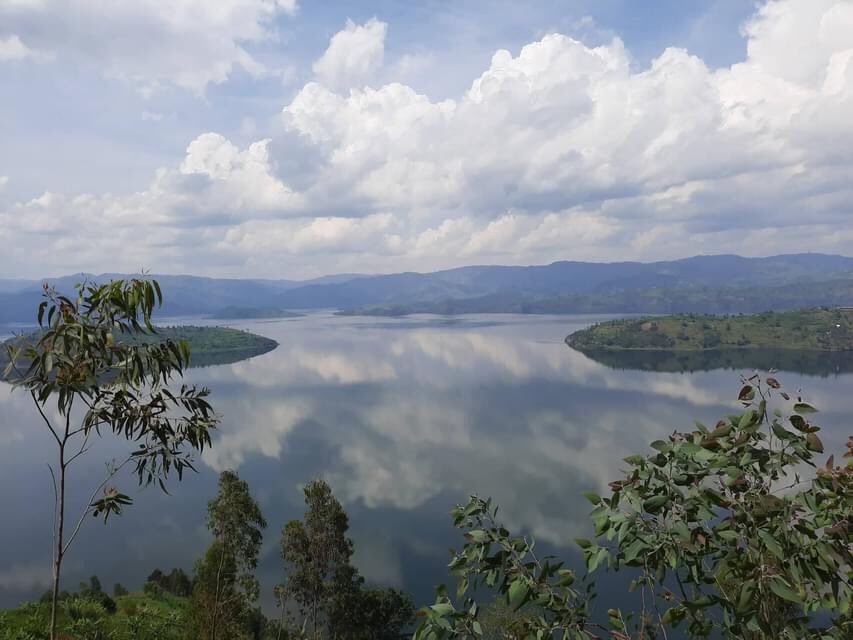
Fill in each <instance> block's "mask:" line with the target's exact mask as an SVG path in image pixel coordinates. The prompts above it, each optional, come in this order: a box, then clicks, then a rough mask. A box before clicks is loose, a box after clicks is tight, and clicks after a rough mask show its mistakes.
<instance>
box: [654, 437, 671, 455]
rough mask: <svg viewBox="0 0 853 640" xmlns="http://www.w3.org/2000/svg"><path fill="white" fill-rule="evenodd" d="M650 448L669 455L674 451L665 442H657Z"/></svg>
mask: <svg viewBox="0 0 853 640" xmlns="http://www.w3.org/2000/svg"><path fill="white" fill-rule="evenodd" d="M649 446H650V447H651V448H652V449H657V450H658V451H660V452H661V453H668V452H669V451H670V450H672V445H671V444H670V443H669V442H664V441H663V440H655V441H654V442H652V443H651V444H650V445H649Z"/></svg>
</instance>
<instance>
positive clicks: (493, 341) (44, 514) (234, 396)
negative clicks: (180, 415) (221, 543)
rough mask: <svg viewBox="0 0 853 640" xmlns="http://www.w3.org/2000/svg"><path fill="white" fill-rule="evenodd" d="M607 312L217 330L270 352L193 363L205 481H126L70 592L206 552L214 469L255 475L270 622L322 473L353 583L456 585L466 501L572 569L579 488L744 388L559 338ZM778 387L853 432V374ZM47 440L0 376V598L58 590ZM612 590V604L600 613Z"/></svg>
mask: <svg viewBox="0 0 853 640" xmlns="http://www.w3.org/2000/svg"><path fill="white" fill-rule="evenodd" d="M603 319H606V318H605V317H603V316H595V317H593V316H508V315H478V316H466V317H460V318H454V319H446V318H437V317H411V318H402V319H384V318H383V319H376V318H352V317H337V316H334V315H332V314H329V313H312V314H309V315H307V316H305V317H301V318H295V319H287V320H281V321H257V322H252V321H237V322H233V323H227V324H228V325H229V326H235V327H239V328H244V329H248V330H250V331H253V332H255V333H258V334H260V335H264V336H268V337H270V338H273V339H275V340H277V341H278V342H279V343H280V346H279V347H278V348H277V349H275V350H274V351H272V352H270V353H267V354H265V355H262V356H259V357H256V358H252V359H250V360H246V361H243V362H238V363H235V364H229V365H221V366H211V367H205V368H198V369H192V370H191V371H190V372H189V375H188V378H189V380H190V381H192V382H195V383H198V384H203V385H207V386H209V387H210V388H211V389H212V392H213V393H212V403H213V405H214V407H215V408H216V410H217V411H218V412H219V413H220V414H221V415H222V416H223V422H222V426H221V429H220V431H219V433H218V434H217V435H216V437H215V439H214V445H213V447H212V449H210V450H208V451H206V452H205V454H204V456H203V457H202V459H201V461H200V463H199V465H198V468H199V473H198V474H191V475H190V476H189V477H186V478H185V480H184V482H183V483H180V484H179V483H177V482H174V483H172V484H171V489H172V494H171V495H164V494H163V493H161V492H159V490H154V489H147V490H144V491H137V490H136V489H135V488H134V486H135V485H134V484H133V480H132V479H131V478H125V479H123V480H122V482H121V483H119V486H120V488H122V489H124V490H126V492H127V493H131V494H132V495H133V496H134V497H135V498H136V504H135V505H133V506H132V507H130V508H128V509H127V511H126V513H125V514H124V515H123V516H121V517H120V518H116V519H115V520H113V519H111V521H110V523H109V524H108V525H107V526H106V527H105V526H104V525H103V524H102V523H101V521H96V520H92V519H90V520H89V521H88V522H87V523H86V524H85V529H84V535H83V536H81V538H80V539H79V541H78V542H77V543H76V544H75V546H74V547H73V548H72V551H71V552H70V555H69V556H68V558H67V560H66V565H65V574H64V575H65V577H64V585H65V586H66V587H68V588H76V585H77V583H78V582H79V581H80V580H82V579H84V578H88V576H90V575H92V574H97V575H98V576H99V577H100V579H101V581H102V583H103V584H104V586H105V588H109V589H111V588H112V585H113V583H115V582H121V583H122V584H124V585H126V586H128V587H129V588H131V589H136V588H140V587H141V585H142V583H143V581H144V580H145V577H146V576H147V575H148V574H149V573H150V572H151V571H152V570H153V569H154V568H155V567H159V568H161V569H164V570H167V569H170V568H171V567H174V566H179V567H183V568H184V569H186V570H187V571H190V570H191V568H192V564H193V562H194V560H195V559H196V558H197V557H199V556H200V555H201V553H202V552H203V549H204V548H205V546H206V544H207V543H208V541H209V540H208V536H207V531H206V528H205V513H206V503H207V500H208V499H209V498H210V497H212V496H213V494H214V493H215V491H216V480H217V473H218V472H219V471H222V470H224V469H235V470H237V471H238V472H239V473H240V475H241V476H242V477H243V478H244V479H246V480H247V481H248V482H249V484H250V486H251V488H252V491H253V493H254V495H255V496H256V498H257V499H258V501H259V503H260V505H261V508H262V509H263V512H264V514H265V516H266V518H267V520H268V521H269V523H270V526H269V528H268V530H267V533H266V540H265V544H264V550H263V557H262V559H261V562H260V566H259V577H260V579H261V582H262V589H263V594H264V595H263V600H264V605H265V607H266V608H267V609H268V610H270V612H271V611H272V604H271V603H272V597H271V590H272V586H273V585H274V584H275V583H276V582H277V581H279V580H280V579H281V576H282V566H281V561H280V560H279V554H278V539H279V535H280V531H281V527H282V526H283V525H284V523H285V522H286V521H287V520H289V519H291V518H295V517H301V515H302V513H303V503H302V493H301V488H300V487H301V485H302V484H303V483H305V482H306V481H308V480H310V479H313V478H316V477H320V476H322V477H324V478H325V479H326V480H327V481H328V482H329V483H330V484H331V486H332V488H333V490H334V492H335V495H336V496H337V497H338V498H339V499H340V500H341V502H342V503H343V504H344V506H345V508H346V509H347V512H348V513H349V516H350V523H351V529H350V533H351V537H352V538H353V540H354V543H355V548H356V557H355V561H356V564H357V565H358V567H359V568H360V570H361V572H362V573H363V575H364V576H365V577H366V578H367V579H368V581H370V582H373V583H377V584H382V585H388V586H395V587H399V588H403V589H405V590H407V591H409V592H410V593H411V594H412V595H413V596H414V598H415V600H416V602H417V603H418V604H424V603H427V602H432V600H433V587H434V585H436V584H437V583H439V582H442V581H447V577H446V573H445V571H444V567H445V565H446V563H447V561H448V559H449V554H448V549H449V548H451V547H459V546H461V536H460V535H459V534H458V532H457V531H455V530H454V529H453V528H452V526H451V522H450V518H449V517H448V515H447V514H448V511H449V510H450V508H451V507H452V506H453V505H454V504H456V503H458V502H461V501H464V500H465V499H466V496H467V495H468V494H469V493H479V494H481V495H488V496H492V497H493V498H494V499H495V500H496V502H497V503H498V504H500V506H501V508H500V515H501V517H502V519H503V521H504V522H505V524H506V525H507V526H508V527H509V528H510V529H512V530H515V531H526V532H528V533H531V534H532V535H534V536H535V538H536V540H537V542H538V544H540V545H541V546H542V548H543V549H544V551H545V552H554V553H557V554H559V555H560V556H562V557H564V558H565V559H566V560H567V561H568V562H569V563H570V564H571V565H574V566H577V565H578V564H579V560H580V556H579V554H578V553H577V551H576V549H575V547H574V544H573V542H572V540H573V538H575V537H578V536H586V537H591V527H590V525H589V522H588V519H587V515H586V514H587V513H588V512H589V510H590V508H591V507H590V505H589V503H588V502H587V501H586V500H585V499H584V498H582V497H581V495H580V494H581V492H583V491H596V492H605V491H606V487H607V483H608V482H609V481H610V480H613V479H616V478H618V477H619V476H620V469H621V468H622V467H624V464H623V463H622V458H623V457H625V456H627V455H630V454H633V453H645V452H646V451H647V445H648V443H649V442H651V441H653V440H655V439H659V438H665V437H666V436H667V435H668V434H670V433H671V432H672V431H673V430H676V429H679V430H687V429H690V428H691V427H692V424H693V420H694V419H699V420H702V421H705V422H706V423H711V424H713V423H714V422H716V421H717V419H719V418H721V417H723V416H725V415H727V414H728V413H731V412H733V411H735V410H736V409H737V406H738V405H737V403H736V402H735V401H734V399H735V396H736V394H737V391H738V389H739V388H740V383H739V379H738V376H739V373H740V372H739V371H735V370H728V369H719V370H710V371H695V372H692V373H680V372H659V371H648V370H647V371H637V370H631V369H624V368H614V367H615V365H614V366H613V367H609V366H606V365H605V364H600V363H598V362H596V361H595V360H592V359H590V358H588V357H587V356H585V355H582V354H580V353H578V352H576V351H573V350H572V349H570V348H569V347H568V346H566V344H565V343H564V342H563V340H564V338H565V337H566V335H567V334H569V333H571V332H572V331H575V330H577V329H579V328H582V327H584V326H587V325H588V324H590V323H592V322H597V321H600V320H603ZM189 321H191V322H192V323H195V324H198V323H199V320H198V319H197V318H193V319H189ZM169 322H172V320H170V321H169ZM810 370H811V369H810ZM777 377H778V378H779V379H780V380H781V381H782V383H783V384H784V386H785V388H786V389H788V390H789V391H791V392H795V391H796V390H797V389H802V392H803V395H804V398H805V399H807V400H809V401H811V402H813V403H814V404H815V405H816V406H817V407H818V408H819V409H820V410H821V413H819V414H818V416H817V420H816V422H817V423H818V424H820V425H821V426H822V427H823V428H824V431H823V432H822V434H821V436H822V439H823V441H824V444H825V446H826V451H827V454H829V453H831V452H837V453H840V452H841V451H842V447H843V444H844V442H845V441H846V439H847V437H848V436H849V435H850V434H851V433H853V430H851V428H850V422H851V421H850V416H853V394H851V393H850V391H851V383H853V375H850V374H829V375H822V376H818V375H811V374H803V373H796V372H789V371H783V372H781V373H779V374H778V375H777ZM51 444H52V442H51V440H50V435H49V434H48V432H47V431H46V429H45V428H44V427H43V426H42V425H41V424H40V423H39V422H38V420H37V414H35V413H34V410H33V407H32V405H31V403H30V399H29V396H27V395H25V394H24V393H22V392H14V393H13V392H11V390H10V387H9V386H8V385H5V384H0V523H2V524H0V607H7V606H13V605H15V604H17V603H19V602H21V601H23V600H26V599H31V598H35V597H38V596H39V595H40V594H41V593H42V592H44V590H45V589H46V587H47V585H48V582H49V579H50V545H51V538H50V514H51V509H52V502H53V496H52V489H51V482H50V476H49V473H48V470H47V463H48V462H51V461H52V458H53V456H54V449H53V448H52V447H51ZM125 450H126V447H120V446H116V443H115V442H113V441H111V440H109V439H107V440H106V441H104V442H101V443H98V445H97V446H96V448H95V449H94V450H93V451H92V452H90V453H89V454H88V456H86V457H85V458H83V459H82V460H81V461H80V462H79V465H78V466H76V467H74V468H72V471H71V473H72V475H71V485H72V487H75V488H79V489H80V491H79V492H75V493H74V494H73V499H72V504H77V505H78V506H79V507H81V508H82V505H83V504H84V502H85V497H84V493H85V496H88V493H89V492H90V491H91V488H92V487H93V486H95V485H97V484H98V483H99V482H100V479H101V478H102V477H103V474H104V460H106V459H108V458H110V457H112V456H118V455H120V454H121V453H122V452H123V451H125ZM84 489H85V492H84ZM74 501H76V502H74ZM73 512H74V511H73V509H72V511H71V513H73ZM610 584H611V585H612V584H616V583H615V582H613V581H610ZM621 598H622V596H621V595H610V594H608V595H607V596H606V597H602V598H601V606H602V607H604V608H605V609H606V608H607V606H612V605H613V604H614V603H616V604H620V603H621V602H622V599H621Z"/></svg>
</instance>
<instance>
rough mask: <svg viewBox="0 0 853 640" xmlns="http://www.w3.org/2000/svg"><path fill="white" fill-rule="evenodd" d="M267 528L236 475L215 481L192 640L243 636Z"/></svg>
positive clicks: (194, 606) (198, 568) (197, 579)
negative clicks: (210, 538) (210, 537)
mask: <svg viewBox="0 0 853 640" xmlns="http://www.w3.org/2000/svg"><path fill="white" fill-rule="evenodd" d="M266 526H267V523H266V520H265V519H264V516H263V514H262V513H261V510H260V507H258V504H257V502H255V500H254V498H252V495H251V493H250V492H249V485H248V484H247V483H246V482H245V481H244V480H241V479H240V476H238V475H237V473H235V472H234V471H223V472H222V473H221V474H220V476H219V491H218V493H217V494H216V497H215V498H213V499H212V500H211V501H210V502H209V503H208V505H207V527H208V529H209V530H210V532H211V533H212V534H213V543H212V544H211V545H210V547H209V548H208V549H207V551H206V553H205V555H204V558H202V559H201V560H200V561H199V562H198V563H197V565H196V570H195V579H194V581H193V592H192V611H191V618H190V629H189V632H190V634H191V635H192V637H196V638H209V639H210V640H217V639H218V638H223V639H229V640H230V639H232V638H238V637H241V635H244V632H245V627H246V626H247V623H248V622H249V621H250V620H249V619H250V617H251V614H252V609H251V605H252V603H253V602H255V600H257V599H258V592H259V587H258V581H257V579H256V578H255V576H254V574H253V571H254V569H255V567H256V566H257V564H258V553H259V552H260V550H261V543H262V542H263V529H264V528H266Z"/></svg>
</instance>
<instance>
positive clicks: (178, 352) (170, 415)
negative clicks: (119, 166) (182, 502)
mask: <svg viewBox="0 0 853 640" xmlns="http://www.w3.org/2000/svg"><path fill="white" fill-rule="evenodd" d="M44 298H45V299H44V301H43V302H42V303H41V304H40V306H39V309H38V323H39V328H40V331H39V333H38V334H37V339H35V341H34V342H32V341H24V342H23V343H21V344H19V343H16V342H13V343H11V344H6V345H5V346H6V348H7V350H8V352H9V353H8V356H9V364H8V365H7V367H6V369H5V371H4V375H5V377H6V378H7V379H11V380H12V381H13V384H14V386H15V388H16V389H23V390H25V391H26V392H28V393H29V394H30V397H31V398H32V401H33V404H34V405H35V408H36V410H37V412H38V414H39V415H40V416H41V418H42V421H43V422H44V424H45V426H46V427H47V429H48V430H49V432H50V434H51V436H52V437H53V440H54V442H55V444H56V449H55V456H56V457H55V459H54V463H53V464H52V465H50V473H51V478H52V479H53V488H54V499H55V504H54V514H55V517H54V530H53V594H52V598H51V620H50V637H51V638H52V639H55V638H56V637H57V635H56V624H57V617H58V614H59V611H58V602H59V588H60V579H61V573H62V566H63V561H64V559H65V556H66V554H67V553H68V552H69V549H70V546H71V544H72V543H73V542H74V540H75V537H76V536H77V534H78V533H79V531H80V528H81V526H82V524H83V521H84V520H85V518H86V516H88V515H90V514H91V515H94V516H98V515H103V516H104V520H106V519H107V518H108V517H109V516H110V515H111V514H116V515H118V514H120V513H121V512H122V510H123V508H124V507H125V506H126V505H128V504H130V503H131V502H132V500H131V498H130V497H129V496H128V495H126V494H123V493H121V492H119V491H118V490H117V489H116V488H114V487H110V486H109V483H110V482H111V481H112V480H113V479H114V478H115V477H116V476H117V475H118V473H119V472H120V471H121V470H122V469H123V468H124V467H125V466H129V467H130V468H131V469H133V472H134V474H135V475H136V476H137V479H138V482H139V484H140V485H150V484H159V485H160V487H162V488H163V489H164V490H165V481H166V480H167V479H168V478H169V476H170V475H172V474H175V475H177V476H178V478H179V479H180V478H181V477H182V476H183V472H184V471H185V470H187V469H193V462H192V456H193V453H194V452H197V451H201V450H202V449H203V448H204V447H205V446H206V445H209V444H210V432H211V430H212V429H214V428H215V427H216V425H217V422H218V419H217V417H216V416H215V414H214V412H213V408H212V407H211V406H210V404H209V403H208V401H207V396H208V395H209V391H208V390H207V389H205V388H197V387H194V386H188V385H182V386H181V387H180V389H173V390H170V389H169V386H170V384H171V383H172V382H173V381H174V380H175V378H181V377H182V376H183V372H184V369H185V368H186V367H187V366H188V365H189V359H190V352H189V348H188V347H187V345H186V343H183V342H182V343H177V342H173V341H171V340H166V341H157V340H156V339H155V338H153V337H151V336H152V335H153V334H155V333H156V332H155V330H154V327H153V325H152V324H151V318H152V314H153V313H154V310H155V309H156V308H157V306H159V305H160V304H161V303H162V294H161V292H160V287H159V285H158V284H157V282H156V281H149V280H144V279H133V280H127V281H125V280H115V281H113V282H110V283H109V284H105V285H95V284H88V285H86V284H83V285H79V286H78V287H77V296H76V297H75V298H74V299H72V298H69V297H66V296H63V295H60V294H58V293H57V292H56V291H54V290H53V289H51V288H49V287H48V286H47V285H45V288H44ZM144 334H148V335H149V337H151V340H152V341H151V342H147V343H144V344H131V343H129V342H125V341H123V340H122V339H121V338H120V336H130V335H136V336H140V335H144ZM117 336H119V338H117ZM106 433H111V434H113V436H115V437H117V438H119V439H124V440H126V441H127V442H128V443H129V444H130V445H132V450H131V451H130V452H129V453H128V455H127V456H126V457H125V458H124V459H123V460H113V461H111V462H109V463H108V464H107V472H106V477H105V479H104V480H103V482H102V483H101V484H100V485H99V486H98V487H96V488H95V490H94V491H93V492H92V495H91V497H90V498H89V500H88V502H87V503H86V504H85V505H84V506H83V509H82V513H81V514H80V515H79V517H78V518H77V519H76V523H73V524H72V523H68V522H66V515H67V509H68V505H67V504H66V495H67V487H68V484H69V472H70V468H71V466H72V465H73V463H74V462H75V461H76V460H78V459H79V458H80V457H81V456H83V455H85V454H86V453H87V452H88V451H89V448H90V445H91V443H92V442H91V441H92V440H93V439H94V438H98V437H101V435H102V434H106ZM99 493H100V497H99ZM67 525H70V526H67Z"/></svg>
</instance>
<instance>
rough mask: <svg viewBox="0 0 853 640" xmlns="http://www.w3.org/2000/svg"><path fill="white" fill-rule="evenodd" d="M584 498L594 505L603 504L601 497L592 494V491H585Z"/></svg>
mask: <svg viewBox="0 0 853 640" xmlns="http://www.w3.org/2000/svg"><path fill="white" fill-rule="evenodd" d="M583 497H584V498H586V499H587V500H589V501H590V502H591V503H592V504H600V503H601V496H599V495H598V494H596V493H592V492H591V491H584V493H583Z"/></svg>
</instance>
